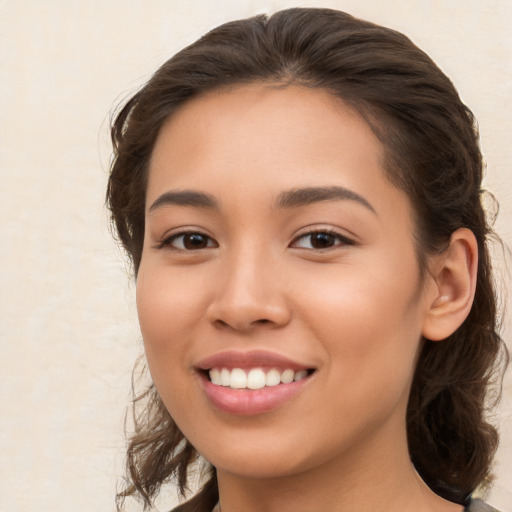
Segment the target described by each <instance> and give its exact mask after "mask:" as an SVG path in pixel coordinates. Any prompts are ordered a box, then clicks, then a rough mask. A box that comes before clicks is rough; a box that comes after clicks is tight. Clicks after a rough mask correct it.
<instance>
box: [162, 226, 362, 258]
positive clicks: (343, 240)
mask: <svg viewBox="0 0 512 512" xmlns="http://www.w3.org/2000/svg"><path fill="white" fill-rule="evenodd" d="M194 235H196V236H199V237H202V238H203V239H204V240H205V241H206V246H204V247H195V248H194V247H192V248H187V247H186V246H185V243H186V242H185V237H187V236H190V237H192V236H194ZM315 235H324V236H326V238H325V239H324V240H327V241H330V242H333V241H336V242H337V243H334V244H333V245H330V246H328V247H313V243H311V247H300V246H298V242H299V241H300V240H304V239H307V238H308V237H309V238H310V242H312V237H313V236H315ZM180 238H182V239H183V241H182V245H183V247H172V244H173V242H175V241H176V240H178V239H180ZM211 242H213V244H212V243H211ZM349 245H354V241H353V240H351V239H350V238H347V237H345V236H343V235H341V234H340V233H338V232H337V231H335V230H333V229H317V230H314V231H308V232H307V233H303V234H301V235H299V236H297V237H296V238H295V239H294V240H293V241H292V242H291V244H290V246H291V247H294V248H297V249H311V250H314V251H326V250H330V249H333V248H335V247H340V246H349ZM165 247H170V248H172V249H174V250H177V251H185V252H189V251H199V250H204V249H210V248H212V247H218V244H217V242H215V240H213V238H211V237H209V236H208V235H206V234H204V233H201V232H200V231H182V232H180V233H175V234H173V235H171V236H168V237H166V238H165V239H163V240H162V241H161V242H159V243H158V244H157V245H156V248H157V249H164V248H165Z"/></svg>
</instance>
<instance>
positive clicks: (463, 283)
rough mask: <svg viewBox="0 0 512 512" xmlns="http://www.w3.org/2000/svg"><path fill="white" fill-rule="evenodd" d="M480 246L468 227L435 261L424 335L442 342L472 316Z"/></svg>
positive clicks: (462, 229) (432, 267) (453, 235)
mask: <svg viewBox="0 0 512 512" xmlns="http://www.w3.org/2000/svg"><path fill="white" fill-rule="evenodd" d="M477 266H478V245H477V242H476V238H475V235H474V234H473V233H472V231H470V230H469V229H466V228H460V229H458V230H457V231H455V232H454V233H453V234H452V236H451V239H450V245H449V246H448V248H447V249H446V250H445V251H443V253H442V254H439V255H436V256H434V257H433V258H432V260H431V265H430V279H431V283H430V284H431V285H432V286H429V287H428V288H429V292H428V293H427V296H428V298H427V301H428V302H427V312H426V315H425V318H424V323H423V330H422V334H423V336H424V337H425V338H427V339H429V340H432V341H439V340H443V339H445V338H447V337H448V336H450V335H451V334H453V333H454V332H455V331H456V330H457V329H458V328H459V327H460V326H461V325H462V323H463V322H464V320H465V319H466V317H467V316H468V314H469V312H470V310H471V306H472V304H473V298H474V296H475V288H476V274H477Z"/></svg>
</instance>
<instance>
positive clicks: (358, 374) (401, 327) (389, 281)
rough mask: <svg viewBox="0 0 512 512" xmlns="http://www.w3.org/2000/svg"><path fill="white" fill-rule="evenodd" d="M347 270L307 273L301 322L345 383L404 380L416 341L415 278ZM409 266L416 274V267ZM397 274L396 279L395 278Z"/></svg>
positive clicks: (418, 320)
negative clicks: (321, 347) (341, 374)
mask: <svg viewBox="0 0 512 512" xmlns="http://www.w3.org/2000/svg"><path fill="white" fill-rule="evenodd" d="M405 267H406V268H405V269H403V271H402V273H401V274H398V273H395V272H394V271H393V270H394V268H393V267H392V266H388V268H386V267H385V263H383V262H382V261H381V266H375V267H373V268H372V267H371V266H364V267H356V266H347V267H340V268H337V269H334V268H333V269H331V271H330V272H329V273H326V274H325V275H323V273H317V274H309V275H308V279H307V281H304V282H303V283H302V286H301V287H300V288H301V289H302V290H303V292H301V295H300V297H301V299H300V300H301V302H302V303H303V304H305V305H306V306H307V307H304V308H303V311H304V312H305V313H304V314H305V315H306V320H305V322H306V324H307V325H309V327H310V329H311V330H312V331H313V336H314V337H315V338H316V339H319V340H321V342H322V344H323V347H324V350H325V353H326V354H328V359H329V361H330V364H332V365H336V366H337V367H338V368H337V369H338V370H340V371H341V372H342V373H343V375H344V376H345V378H346V379H347V381H349V382H360V383H365V382H368V383H370V384H371V385H374V384H375V382H376V381H378V379H381V380H382V384H383V385H385V383H386V382H389V383H390V384H392V382H393V379H394V378H395V377H396V380H397V381H401V382H402V383H403V382H404V381H409V380H410V378H411V375H412V373H413V368H414V361H415V357H416V352H417V350H418V346H419V341H420V339H421V324H422V322H421V300H420V292H419V290H420V284H419V278H418V274H417V273H416V272H413V271H409V272H407V266H405ZM410 268H411V269H412V270H415V268H416V267H415V265H411V266H410ZM398 276H400V277H398Z"/></svg>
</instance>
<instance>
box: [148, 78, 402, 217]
mask: <svg viewBox="0 0 512 512" xmlns="http://www.w3.org/2000/svg"><path fill="white" fill-rule="evenodd" d="M384 159H385V151H384V147H383V145H382V143H381V142H380V141H379V140H378V139H377V137H376V136H375V135H374V133H373V131H372V129H371V128H370V126H369V125H368V123H367V122H366V121H365V120H364V119H363V118H362V116H361V115H360V114H359V113H358V112H356V111H355V110H354V109H353V108H351V107H349V106H348V105H347V104H345V103H344V102H342V101H341V100H340V99H339V98H336V97H334V96H333V95H332V94H330V93H329V92H327V91H324V90H321V89H313V88H307V87H300V86H276V85H269V84H252V85H244V86H240V87H236V88H230V89H222V90H219V91H214V92H211V93H208V94H205V95H203V96H200V97H198V98H195V99H193V100H191V101H189V102H188V103H186V104H185V105H183V106H182V107H181V108H180V109H179V110H178V111H177V112H176V113H175V114H173V116H172V117H171V118H170V119H169V120H168V121H167V123H166V124H165V125H164V126H163V127H162V129H161V131H160V134H159V137H158V139H157V142H156V144H155V147H154V150H153V154H152V158H151V162H150V172H149V181H148V190H147V204H148V205H150V204H151V203H152V202H153V201H154V200H155V199H156V198H157V197H158V196H159V195H161V194H162V193H164V192H167V191H168V190H190V189H195V190H198V189H199V190H202V191H204V192H207V193H208V194H211V195H214V196H215V197H217V198H218V199H219V203H222V202H223V198H224V199H226V198H228V199H229V198H232V197H235V196H236V197H243V198H244V199H243V200H245V201H247V200H253V199H254V200H255V199H256V198H258V200H260V199H261V198H263V199H264V200H265V201H267V202H268V203H271V202H272V201H275V198H276V197H277V196H278V195H279V193H280V192H281V191H283V190H287V189H293V188H300V187H324V186H340V187H344V188H347V189H349V190H352V191H354V192H355V193H357V194H359V195H361V196H362V197H365V198H366V199H367V200H368V201H369V202H370V203H371V204H372V205H373V206H374V207H375V208H377V207H378V206H379V204H380V203H382V204H381V206H380V207H382V208H389V207H391V208H392V209H396V208H401V209H402V210H403V208H404V205H406V209H407V215H408V213H409V208H408V205H407V204H406V203H408V199H407V197H406V196H405V195H404V194H403V192H402V191H400V190H398V189H397V188H396V187H395V186H394V185H392V184H391V182H390V181H389V179H388V177H387V173H386V172H385V171H384V164H383V162H384ZM384 203H386V204H384Z"/></svg>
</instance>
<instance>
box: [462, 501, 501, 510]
mask: <svg viewBox="0 0 512 512" xmlns="http://www.w3.org/2000/svg"><path fill="white" fill-rule="evenodd" d="M464 510H465V512H498V510H496V509H495V508H494V507H491V506H490V505H487V503H484V502H483V501H482V500H479V499H474V500H471V502H470V503H469V505H468V506H467V507H466V508H465V509H464Z"/></svg>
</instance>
